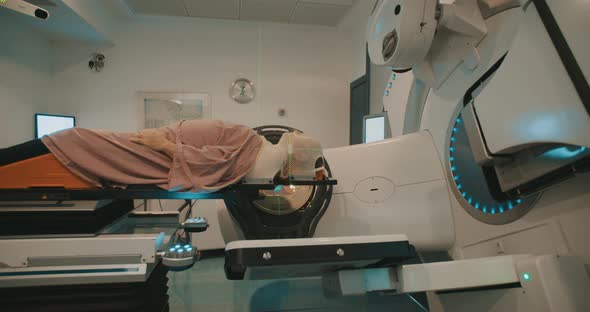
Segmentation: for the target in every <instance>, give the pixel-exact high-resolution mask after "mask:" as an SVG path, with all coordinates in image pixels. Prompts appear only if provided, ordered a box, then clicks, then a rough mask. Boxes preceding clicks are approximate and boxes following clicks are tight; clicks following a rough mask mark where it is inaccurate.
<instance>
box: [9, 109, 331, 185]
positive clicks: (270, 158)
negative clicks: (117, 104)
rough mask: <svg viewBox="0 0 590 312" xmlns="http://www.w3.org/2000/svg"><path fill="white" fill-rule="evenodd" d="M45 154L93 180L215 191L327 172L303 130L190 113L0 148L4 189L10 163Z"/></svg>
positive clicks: (71, 131)
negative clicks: (157, 124) (267, 132)
mask: <svg viewBox="0 0 590 312" xmlns="http://www.w3.org/2000/svg"><path fill="white" fill-rule="evenodd" d="M42 155H45V156H50V157H54V158H55V159H57V161H59V163H61V165H63V166H65V168H67V169H68V171H69V172H71V173H73V175H74V176H76V177H77V178H79V179H81V180H83V181H84V182H85V183H87V184H88V185H89V186H90V187H126V186H128V185H156V186H159V187H161V188H164V189H167V190H171V191H215V190H219V189H221V188H224V187H226V186H229V185H231V184H234V183H236V182H238V181H239V180H240V179H242V178H245V177H246V178H265V179H268V178H272V177H274V176H275V175H276V174H277V173H278V172H279V171H281V174H282V175H283V176H286V175H315V174H316V173H318V174H321V173H320V172H323V167H321V165H318V168H316V163H318V164H320V163H321V161H320V162H318V160H319V159H321V158H322V153H321V146H320V144H319V143H318V142H317V141H316V140H314V139H311V138H309V137H305V136H303V135H301V134H300V133H287V134H284V135H283V137H282V138H281V141H280V142H279V143H278V144H276V145H273V144H272V143H270V142H268V141H267V140H266V139H265V138H264V137H263V136H260V135H258V134H257V133H256V132H255V131H254V130H252V129H250V128H249V127H246V126H242V125H237V124H233V123H228V122H223V121H218V120H191V121H182V122H179V123H176V124H173V125H170V126H166V127H162V128H158V129H146V130H143V131H140V132H138V133H127V132H113V131H104V130H90V129H84V128H73V129H68V130H64V131H60V132H57V133H54V134H51V135H49V136H45V137H43V138H41V140H35V141H30V142H27V143H24V144H21V145H17V146H14V147H11V148H7V149H3V150H0V188H2V187H3V186H2V184H3V183H2V182H1V181H3V180H5V181H6V179H10V177H9V176H7V175H5V176H4V177H3V172H8V171H6V170H3V169H6V168H9V167H10V166H14V165H16V164H18V163H20V162H23V161H34V160H35V158H38V157H40V156H42ZM29 171H30V170H29ZM12 174H13V175H14V170H12ZM25 174H26V173H25ZM21 178H22V177H21ZM32 186H34V185H32ZM29 187H30V186H29ZM4 188H6V186H4Z"/></svg>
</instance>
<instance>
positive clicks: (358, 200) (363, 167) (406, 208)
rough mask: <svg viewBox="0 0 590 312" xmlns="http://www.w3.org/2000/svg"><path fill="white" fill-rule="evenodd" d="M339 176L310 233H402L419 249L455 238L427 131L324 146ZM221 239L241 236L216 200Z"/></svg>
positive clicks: (448, 245) (443, 183) (439, 168)
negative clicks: (363, 141)
mask: <svg viewBox="0 0 590 312" xmlns="http://www.w3.org/2000/svg"><path fill="white" fill-rule="evenodd" d="M324 156H325V158H326V160H327V162H328V164H329V166H330V168H331V171H332V174H333V178H334V179H336V180H338V184H337V185H336V186H335V187H334V193H333V195H332V200H331V202H330V205H329V207H328V209H327V210H326V212H325V214H324V216H323V217H322V219H321V220H320V223H319V224H318V226H317V229H316V231H315V235H314V237H341V236H357V235H384V234H400V233H403V234H404V235H406V236H407V237H408V238H409V240H410V242H411V243H412V245H414V246H415V247H416V249H417V250H419V251H446V250H448V249H449V248H451V246H452V245H453V243H454V239H455V233H454V230H453V228H454V227H453V216H452V215H451V206H450V199H449V192H448V188H447V180H446V177H445V174H444V171H443V169H442V164H441V162H440V160H439V156H438V153H437V151H436V148H435V146H434V143H433V141H432V136H431V135H430V133H429V132H427V131H424V132H420V133H414V134H410V135H407V136H402V137H398V138H394V139H389V140H384V141H381V142H375V143H370V144H362V145H353V146H344V147H338V148H332V149H326V150H324ZM217 206H218V210H217V211H218V219H219V222H220V227H221V233H222V236H223V238H224V240H225V241H226V243H227V242H231V241H234V240H239V239H243V235H242V234H241V232H240V230H239V226H238V225H237V224H236V223H235V222H234V220H233V218H232V217H231V216H230V215H229V213H228V211H227V209H226V208H225V205H224V203H223V201H217Z"/></svg>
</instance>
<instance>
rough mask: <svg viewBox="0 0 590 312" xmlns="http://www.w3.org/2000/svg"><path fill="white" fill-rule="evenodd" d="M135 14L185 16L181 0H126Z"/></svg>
mask: <svg viewBox="0 0 590 312" xmlns="http://www.w3.org/2000/svg"><path fill="white" fill-rule="evenodd" d="M126 2H127V5H128V6H129V8H130V9H131V11H133V13H135V14H148V15H165V16H187V12H186V9H185V7H184V2H183V1H182V0H166V1H162V0H126Z"/></svg>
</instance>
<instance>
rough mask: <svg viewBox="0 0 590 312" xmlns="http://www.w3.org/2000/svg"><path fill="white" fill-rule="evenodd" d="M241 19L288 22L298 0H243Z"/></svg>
mask: <svg viewBox="0 0 590 312" xmlns="http://www.w3.org/2000/svg"><path fill="white" fill-rule="evenodd" d="M241 2H242V5H241V7H240V19H242V20H256V21H271V22H284V23H288V22H289V20H290V19H291V15H292V14H293V10H294V9H295V5H296V4H297V0H241Z"/></svg>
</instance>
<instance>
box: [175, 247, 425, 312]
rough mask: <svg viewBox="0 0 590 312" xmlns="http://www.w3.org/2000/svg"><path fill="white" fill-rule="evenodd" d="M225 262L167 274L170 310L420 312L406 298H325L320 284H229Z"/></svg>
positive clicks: (294, 281) (204, 262)
mask: <svg viewBox="0 0 590 312" xmlns="http://www.w3.org/2000/svg"><path fill="white" fill-rule="evenodd" d="M223 263H224V259H223V257H217V258H208V259H203V260H201V261H199V262H197V263H196V264H195V266H194V267H193V268H192V269H191V270H188V271H184V272H177V273H176V272H170V273H169V275H168V277H169V278H170V281H169V287H170V290H169V295H170V310H171V311H173V312H176V311H203V312H226V311H227V312H250V311H256V312H258V311H342V312H347V311H351V312H352V311H354V312H361V311H367V312H369V311H370V312H372V311H376V312H377V311H379V312H380V311H403V312H406V311H407V312H423V311H424V310H423V309H420V307H418V306H417V305H416V304H414V303H413V302H412V300H410V299H409V298H408V297H405V296H380V295H372V296H359V297H346V298H326V297H325V296H324V294H323V291H322V288H321V280H320V279H315V278H314V279H291V280H269V281H228V280H226V279H225V273H224V272H223Z"/></svg>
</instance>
